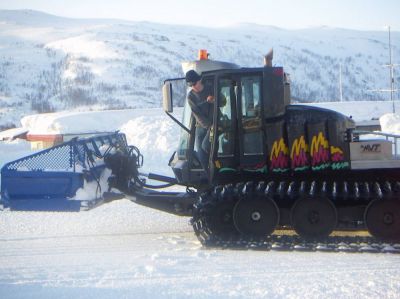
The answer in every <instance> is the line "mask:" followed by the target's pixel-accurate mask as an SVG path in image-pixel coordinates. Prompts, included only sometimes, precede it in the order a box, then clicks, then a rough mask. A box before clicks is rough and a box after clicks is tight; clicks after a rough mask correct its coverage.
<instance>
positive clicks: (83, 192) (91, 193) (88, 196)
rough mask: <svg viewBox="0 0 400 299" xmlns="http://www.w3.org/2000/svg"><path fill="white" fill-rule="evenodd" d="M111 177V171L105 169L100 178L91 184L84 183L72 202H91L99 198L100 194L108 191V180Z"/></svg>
mask: <svg viewBox="0 0 400 299" xmlns="http://www.w3.org/2000/svg"><path fill="white" fill-rule="evenodd" d="M110 176H111V170H110V169H108V168H106V169H105V170H104V171H103V172H102V173H101V175H100V178H99V179H98V181H97V180H94V181H91V182H88V181H86V180H85V181H84V185H83V188H79V189H78V190H77V191H76V194H75V197H74V198H72V199H73V200H92V199H93V198H99V197H101V194H100V192H106V191H108V178H109V177H110Z"/></svg>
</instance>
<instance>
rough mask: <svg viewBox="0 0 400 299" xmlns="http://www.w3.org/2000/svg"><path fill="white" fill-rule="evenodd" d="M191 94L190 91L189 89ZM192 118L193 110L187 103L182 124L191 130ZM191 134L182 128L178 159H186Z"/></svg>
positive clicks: (186, 102)
mask: <svg viewBox="0 0 400 299" xmlns="http://www.w3.org/2000/svg"><path fill="white" fill-rule="evenodd" d="M188 92H189V89H188ZM191 116H192V110H191V109H190V106H189V103H188V101H185V106H184V108H183V117H182V124H183V125H184V126H185V127H186V128H190V120H191ZM189 137H190V135H189V133H188V132H187V131H186V130H184V129H183V128H181V134H180V138H179V146H178V157H179V158H185V157H186V153H187V150H188V149H189Z"/></svg>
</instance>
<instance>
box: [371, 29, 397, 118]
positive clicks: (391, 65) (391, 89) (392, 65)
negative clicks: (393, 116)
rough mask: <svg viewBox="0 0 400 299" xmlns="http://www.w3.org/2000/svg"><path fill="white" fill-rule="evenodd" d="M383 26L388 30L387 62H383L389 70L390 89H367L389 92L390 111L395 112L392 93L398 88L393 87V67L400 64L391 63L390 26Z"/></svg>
mask: <svg viewBox="0 0 400 299" xmlns="http://www.w3.org/2000/svg"><path fill="white" fill-rule="evenodd" d="M385 28H388V30H389V64H384V65H383V66H384V67H388V68H389V72H390V89H371V90H369V91H373V92H390V100H391V101H392V111H393V113H395V112H396V110H395V106H394V97H393V93H395V92H397V91H398V89H395V88H394V68H395V67H397V66H400V64H394V63H392V43H391V36H390V26H385Z"/></svg>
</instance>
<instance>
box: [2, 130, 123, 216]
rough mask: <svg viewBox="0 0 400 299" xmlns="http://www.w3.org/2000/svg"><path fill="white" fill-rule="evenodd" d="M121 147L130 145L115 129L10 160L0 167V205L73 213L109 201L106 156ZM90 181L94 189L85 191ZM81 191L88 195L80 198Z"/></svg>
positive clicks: (19, 208)
mask: <svg viewBox="0 0 400 299" xmlns="http://www.w3.org/2000/svg"><path fill="white" fill-rule="evenodd" d="M121 147H123V148H126V147H127V142H126V137H125V135H124V134H122V133H118V132H115V133H109V134H104V135H99V136H95V137H89V138H84V139H78V138H74V139H72V140H70V141H68V142H65V143H62V144H60V145H57V146H54V147H52V148H49V149H46V150H43V151H40V152H37V153H35V154H33V155H29V156H26V157H23V158H21V159H18V160H15V161H12V162H9V163H7V164H5V165H4V166H3V168H2V169H1V198H0V207H2V208H3V209H9V210H15V211H71V212H74V211H80V210H89V209H92V208H94V207H96V206H98V205H100V204H101V203H103V202H105V201H110V198H111V197H110V194H111V193H109V192H107V191H108V190H104V189H105V188H106V187H107V183H106V184H104V182H103V184H102V181H101V180H103V181H104V180H106V178H105V179H104V178H103V177H102V174H104V173H105V171H106V166H105V163H104V157H105V156H106V155H107V154H108V153H110V152H111V151H113V150H115V149H117V148H121ZM89 184H91V186H94V188H92V189H90V190H85V185H89ZM102 189H103V190H102ZM78 190H81V191H83V192H84V195H85V196H81V197H82V198H80V196H78V195H77V191H78ZM88 191H89V192H88ZM85 192H86V193H85ZM88 193H89V194H88ZM105 194H106V196H104V195H105Z"/></svg>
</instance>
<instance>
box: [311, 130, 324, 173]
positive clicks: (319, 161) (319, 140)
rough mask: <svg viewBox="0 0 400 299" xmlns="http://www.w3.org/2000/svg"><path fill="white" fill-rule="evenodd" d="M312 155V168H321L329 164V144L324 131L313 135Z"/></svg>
mask: <svg viewBox="0 0 400 299" xmlns="http://www.w3.org/2000/svg"><path fill="white" fill-rule="evenodd" d="M310 155H311V166H312V169H314V170H320V169H324V168H327V167H328V166H329V144H328V140H326V139H325V136H324V134H323V133H322V132H319V133H318V136H313V138H312V141H311V150H310Z"/></svg>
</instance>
